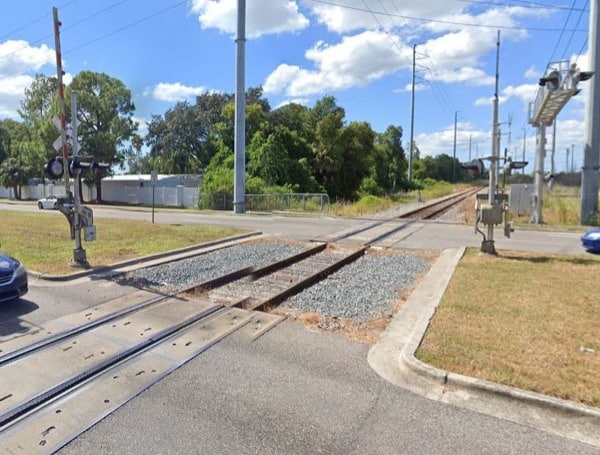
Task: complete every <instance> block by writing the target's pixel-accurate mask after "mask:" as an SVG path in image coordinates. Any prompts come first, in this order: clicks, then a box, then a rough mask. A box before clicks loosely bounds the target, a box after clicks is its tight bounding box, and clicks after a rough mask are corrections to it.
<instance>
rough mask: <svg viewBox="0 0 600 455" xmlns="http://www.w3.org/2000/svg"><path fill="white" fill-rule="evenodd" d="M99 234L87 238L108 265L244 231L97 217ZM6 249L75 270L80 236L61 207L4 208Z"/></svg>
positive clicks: (41, 267)
mask: <svg viewBox="0 0 600 455" xmlns="http://www.w3.org/2000/svg"><path fill="white" fill-rule="evenodd" d="M94 224H95V225H96V228H97V240H96V241H94V242H85V241H83V242H82V246H83V248H84V249H85V250H86V255H87V259H88V262H89V263H90V266H91V267H93V268H96V267H104V266H107V265H111V264H114V263H117V262H119V261H123V260H126V259H131V258H135V257H139V256H145V255H148V254H153V253H160V252H164V251H169V250H174V249H177V248H183V247H186V246H190V245H195V244H199V243H202V242H207V241H210V240H215V239H220V238H224V237H228V236H231V235H235V234H239V233H241V232H244V231H242V230H240V229H236V228H233V227H210V226H195V225H176V224H172V225H165V224H152V223H150V222H149V221H137V220H121V219H111V218H96V219H95V220H94ZM0 244H1V250H2V252H4V253H7V254H9V255H11V256H14V257H16V258H17V259H19V260H20V261H21V262H22V263H23V264H24V265H25V267H26V268H27V269H28V270H30V271H36V272H41V273H52V274H57V275H60V274H66V273H72V272H73V268H72V267H71V266H70V262H71V261H72V259H73V249H74V246H75V244H74V240H71V235H70V230H69V223H68V222H67V219H66V218H65V217H64V216H63V215H62V214H61V213H59V212H55V213H54V212H53V213H47V212H43V213H41V212H40V213H37V212H36V213H28V212H16V211H10V210H0Z"/></svg>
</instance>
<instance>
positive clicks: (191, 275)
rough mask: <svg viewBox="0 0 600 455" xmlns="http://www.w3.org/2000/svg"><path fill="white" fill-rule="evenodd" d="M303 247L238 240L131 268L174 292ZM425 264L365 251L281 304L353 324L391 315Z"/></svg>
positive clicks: (142, 278) (418, 258) (146, 280)
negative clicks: (362, 254)
mask: <svg viewBox="0 0 600 455" xmlns="http://www.w3.org/2000/svg"><path fill="white" fill-rule="evenodd" d="M304 249H305V247H303V246H300V245H294V244H288V243H284V242H264V243H262V242H259V243H248V244H241V245H236V246H232V247H229V248H224V249H221V250H216V251H213V252H210V253H207V254H202V255H199V256H194V257H191V258H188V259H184V260H180V261H176V262H170V263H166V264H162V265H159V266H154V267H149V268H146V269H141V270H138V271H136V272H134V273H133V277H134V278H135V279H136V280H137V281H138V282H140V283H142V284H143V285H144V286H146V287H150V288H153V289H158V290H160V291H162V292H176V291H178V290H182V289H185V288H187V287H189V286H191V285H193V284H197V283H200V282H203V281H207V280H210V279H213V278H217V277H219V276H222V275H224V274H227V273H231V272H233V271H235V270H239V269H241V268H245V267H250V266H254V267H260V266H264V265H267V264H269V263H271V262H274V261H276V260H280V259H283V258H285V257H288V256H290V255H293V254H297V253H299V252H301V251H304ZM428 267H429V261H428V259H426V258H423V257H421V256H419V255H417V254H410V253H402V254H399V253H391V252H388V253H380V252H373V253H367V254H365V255H364V256H362V257H360V258H359V259H358V260H356V261H355V262H353V263H351V264H349V265H347V266H345V267H343V268H342V269H341V270H339V271H337V272H335V273H333V274H332V275H330V276H329V277H327V278H326V279H324V280H322V281H320V282H319V283H317V284H316V285H313V286H312V287H310V288H308V289H305V290H304V291H302V292H301V293H299V294H297V295H295V296H292V297H290V298H289V299H287V300H286V301H284V302H283V303H282V304H281V305H280V307H279V308H280V309H281V310H282V311H283V312H287V313H291V314H296V315H297V314H300V313H319V314H320V315H322V316H325V317H329V318H343V319H352V320H354V321H356V322H366V321H368V320H369V319H371V318H376V317H381V316H390V315H391V314H392V313H393V306H394V303H395V302H396V301H397V300H398V298H399V295H400V293H401V292H402V291H403V290H406V289H409V288H411V287H412V286H413V285H414V283H415V280H416V279H417V278H418V277H419V276H420V275H421V274H423V273H424V272H425V271H426V270H427V269H428ZM232 285H233V284H232Z"/></svg>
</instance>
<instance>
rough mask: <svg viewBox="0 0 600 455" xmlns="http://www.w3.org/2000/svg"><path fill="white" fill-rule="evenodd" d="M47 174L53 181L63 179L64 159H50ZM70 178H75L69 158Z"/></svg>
mask: <svg viewBox="0 0 600 455" xmlns="http://www.w3.org/2000/svg"><path fill="white" fill-rule="evenodd" d="M46 174H48V177H50V178H51V179H52V180H58V179H60V178H62V176H63V175H64V174H65V166H64V163H63V158H62V157H60V156H56V157H54V158H50V159H49V160H48V163H47V164H46ZM69 176H70V177H73V173H72V170H71V158H69Z"/></svg>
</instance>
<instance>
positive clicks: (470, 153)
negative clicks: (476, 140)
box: [469, 134, 472, 161]
mask: <svg viewBox="0 0 600 455" xmlns="http://www.w3.org/2000/svg"><path fill="white" fill-rule="evenodd" d="M471 137H472V136H471V135H470V134H469V161H471Z"/></svg>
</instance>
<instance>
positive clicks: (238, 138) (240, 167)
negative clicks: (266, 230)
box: [233, 0, 246, 213]
mask: <svg viewBox="0 0 600 455" xmlns="http://www.w3.org/2000/svg"><path fill="white" fill-rule="evenodd" d="M237 10H238V11H237V13H238V14H237V37H236V40H235V44H236V46H235V54H236V60H235V72H236V84H235V138H234V148H235V156H234V168H235V171H234V174H235V179H234V185H233V213H244V212H245V211H246V180H245V179H246V81H245V66H246V55H245V51H246V0H238V2H237Z"/></svg>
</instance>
